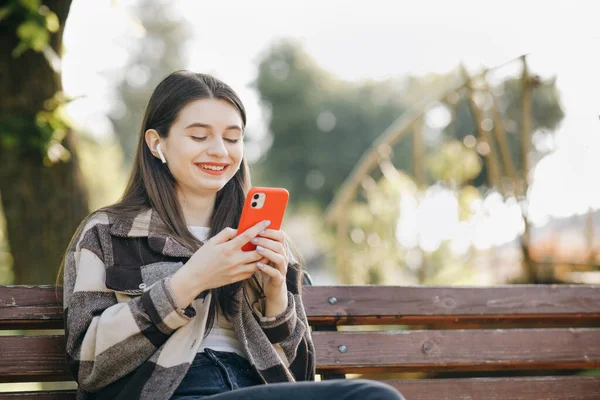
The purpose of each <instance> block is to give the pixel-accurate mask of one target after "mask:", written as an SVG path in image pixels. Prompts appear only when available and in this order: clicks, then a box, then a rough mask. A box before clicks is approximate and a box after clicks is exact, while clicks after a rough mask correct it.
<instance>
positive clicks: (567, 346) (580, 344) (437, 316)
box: [0, 285, 600, 400]
mask: <svg viewBox="0 0 600 400" xmlns="http://www.w3.org/2000/svg"><path fill="white" fill-rule="evenodd" d="M303 297H304V302H305V307H306V311H307V314H308V317H309V320H310V323H311V325H312V326H313V339H314V342H315V346H316V348H317V372H318V373H320V374H322V379H328V378H339V377H343V375H340V374H365V375H363V376H366V377H369V378H372V379H380V380H384V381H386V382H388V383H390V384H392V385H393V386H395V387H396V388H398V389H399V390H400V391H401V392H402V393H403V394H404V396H405V397H406V398H407V399H408V400H425V399H427V400H442V399H448V400H449V399H452V400H456V399H485V400H496V399H497V400H507V399H519V400H530V399H555V400H559V399H560V400H571V399H572V400H592V399H596V400H597V399H600V376H582V375H581V372H582V371H584V370H591V369H594V368H600V286H583V285H582V286H573V285H569V286H567V285H558V286H501V287H489V288H477V287H475V288H463V287H390V286H331V287H327V286H313V287H306V288H305V292H304V296H303ZM62 327H63V322H62V307H61V306H60V305H58V304H57V302H56V293H55V288H54V287H52V286H29V287H24V286H4V287H0V330H14V329H27V330H40V329H61V328H62ZM360 329H362V330H360ZM58 332H59V333H60V331H58ZM1 333H2V332H0V334H1ZM29 334H30V335H29V336H26V335H23V334H19V335H13V336H6V335H4V336H0V382H37V381H54V382H56V381H69V380H71V378H70V377H69V374H68V371H67V369H66V364H65V361H64V358H65V356H64V337H63V336H62V335H60V334H53V335H45V336H40V335H33V336H31V332H30V333H29ZM380 373H386V375H374V374H380ZM390 373H395V374H392V375H390ZM398 373H404V374H398ZM406 373H412V375H409V377H410V378H411V379H404V378H406V377H407V374H406ZM415 373H420V374H423V375H424V376H425V377H426V379H415V377H417V376H416V375H415ZM465 374H470V375H467V376H470V377H464V376H465ZM516 375H518V376H516ZM473 376H475V377H473ZM74 398H75V396H74V391H72V390H71V391H65V390H62V391H43V392H20V393H0V400H8V399H12V400H14V399H36V400H41V399H46V400H50V399H56V400H58V399H60V400H67V399H74Z"/></svg>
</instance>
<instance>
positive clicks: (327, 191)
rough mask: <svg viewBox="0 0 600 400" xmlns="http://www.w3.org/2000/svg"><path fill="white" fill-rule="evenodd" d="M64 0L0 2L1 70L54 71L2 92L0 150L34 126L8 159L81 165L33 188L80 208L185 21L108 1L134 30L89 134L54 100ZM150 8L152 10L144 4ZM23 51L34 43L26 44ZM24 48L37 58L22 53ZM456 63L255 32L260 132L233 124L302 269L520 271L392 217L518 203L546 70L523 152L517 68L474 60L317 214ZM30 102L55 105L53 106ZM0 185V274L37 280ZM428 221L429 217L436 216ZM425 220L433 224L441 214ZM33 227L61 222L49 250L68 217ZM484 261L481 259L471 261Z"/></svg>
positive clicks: (443, 276) (551, 86) (541, 128)
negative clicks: (433, 63) (261, 44)
mask: <svg viewBox="0 0 600 400" xmlns="http://www.w3.org/2000/svg"><path fill="white" fill-rule="evenodd" d="M69 5H70V1H67V0H62V1H61V0H55V1H47V2H43V4H42V2H40V1H39V0H37V1H35V0H31V1H16V0H15V1H9V2H8V3H7V5H5V6H3V7H1V8H0V20H2V21H4V22H6V23H5V24H3V25H2V29H3V33H5V34H7V35H12V39H13V40H12V41H5V42H6V45H5V46H4V50H5V52H8V53H7V54H10V57H12V58H11V60H12V61H11V62H12V63H14V66H13V67H12V68H13V69H12V71H13V72H14V74H16V75H19V74H20V75H21V76H22V79H27V78H30V77H31V76H34V75H38V74H39V71H40V70H42V69H47V70H48V71H50V72H48V74H49V75H48V76H51V77H52V78H51V80H52V81H53V82H57V83H56V84H55V85H54V86H52V87H51V88H49V89H48V90H47V91H44V96H45V97H44V98H43V99H41V100H39V99H38V100H39V101H37V102H30V104H31V105H32V107H30V109H26V108H19V107H15V106H14V104H12V103H10V102H8V101H6V100H5V101H4V103H3V104H2V107H3V108H2V109H1V111H0V115H1V116H2V119H1V120H0V123H2V124H3V125H1V126H2V127H3V132H2V137H3V138H4V139H3V142H2V150H0V154H3V155H7V154H9V152H12V150H11V149H13V148H14V146H21V145H19V144H15V143H25V142H26V141H29V140H30V139H31V138H32V137H39V134H38V133H34V131H35V132H46V134H45V136H42V137H43V138H44V141H43V143H44V145H43V146H40V150H41V152H39V154H38V156H36V157H32V156H31V154H28V155H27V157H25V155H22V156H19V157H18V158H11V161H10V162H11V163H12V164H11V165H13V166H15V165H16V166H20V167H19V168H23V165H25V164H26V163H29V164H32V163H35V164H36V165H37V166H38V167H39V168H45V169H46V170H53V169H56V168H57V167H56V166H57V165H69V166H71V167H70V168H71V169H70V170H69V171H71V172H69V173H68V174H69V176H71V175H72V176H75V175H77V173H79V172H80V173H81V176H82V179H80V180H79V181H77V182H78V183H77V187H78V188H79V189H78V190H80V191H81V194H77V193H78V192H74V191H73V187H75V186H74V185H75V184H74V183H73V182H67V183H64V184H63V185H62V186H60V185H55V186H53V190H54V192H52V193H50V192H48V194H47V195H45V196H47V198H48V197H51V196H58V193H61V192H65V191H68V192H69V193H70V194H71V196H79V197H80V198H81V199H83V200H85V207H84V208H85V210H86V212H87V211H90V210H94V209H97V208H99V207H101V206H104V205H107V204H110V203H112V202H114V201H116V200H117V199H118V198H119V196H120V194H121V192H122V190H123V188H124V186H125V182H126V180H127V175H128V171H129V168H130V166H131V161H132V156H133V154H134V152H135V144H136V139H137V135H138V134H139V127H140V123H141V118H142V112H143V109H144V107H145V104H146V102H147V101H148V97H149V95H150V93H151V91H152V90H153V88H154V87H155V86H156V84H157V83H158V82H159V81H160V80H161V79H162V78H163V77H164V76H165V75H166V74H168V73H169V72H171V71H173V70H177V69H181V68H184V67H185V66H186V65H187V63H188V60H187V58H186V54H187V52H186V49H187V48H188V47H187V46H189V45H190V43H189V42H188V38H189V37H190V31H191V30H190V29H191V28H190V24H189V20H187V19H184V18H183V17H182V16H181V15H178V14H177V13H174V12H173V13H172V10H171V9H170V8H169V7H165V4H164V2H162V1H158V0H146V1H139V2H134V3H131V4H127V5H122V4H118V5H116V6H117V7H125V8H126V9H127V13H128V14H129V15H130V17H131V20H132V21H133V26H134V29H133V31H132V33H131V34H130V35H128V36H127V37H124V38H122V43H119V45H120V46H122V47H123V48H124V49H125V51H126V53H127V61H126V63H125V65H124V67H122V68H119V69H115V70H107V71H105V72H104V78H105V79H106V80H107V81H108V82H110V86H111V87H110V88H109V90H110V92H111V97H112V100H111V104H110V111H109V120H110V123H111V126H110V127H108V128H107V132H106V135H104V136H102V137H98V135H96V134H92V133H90V132H86V131H85V129H83V128H80V127H77V126H74V124H73V123H72V121H69V120H68V118H67V117H64V118H63V117H62V114H58V113H55V111H56V110H59V109H60V108H61V107H63V106H64V105H65V104H66V103H67V102H68V101H69V100H70V99H68V98H66V97H65V95H64V93H63V92H62V88H61V86H60V70H59V69H57V68H55V67H54V66H55V64H56V63H57V58H60V55H61V54H62V53H61V51H62V49H61V48H60V40H61V38H62V30H63V29H64V20H65V18H66V14H67V13H68V6H69ZM65 7H66V11H67V12H65V10H64V9H65ZM60 10H62V11H60ZM158 14H160V15H161V17H162V18H156V15H158ZM8 22H10V23H8ZM32 54H37V55H38V56H39V57H37V58H33V55H32ZM23 63H28V65H32V66H37V67H31V68H22V65H23ZM32 63H33V64H32ZM515 63H517V64H518V63H519V60H516V61H515ZM465 73H467V72H466V70H465V68H464V67H463V66H461V65H458V64H457V65H456V66H455V68H454V69H452V70H451V71H449V72H447V73H446V74H423V75H408V76H394V77H389V78H387V79H382V80H372V79H370V80H360V81H346V80H343V79H341V78H339V77H337V76H336V75H335V74H333V73H332V72H329V71H328V70H326V69H325V68H323V67H321V66H320V65H319V64H318V63H317V61H316V60H315V59H313V57H312V56H311V54H309V52H308V51H307V49H306V48H305V47H304V46H303V45H302V43H301V42H299V41H297V40H294V39H285V38H284V39H278V40H274V41H273V42H272V43H270V44H269V45H268V46H266V47H265V49H264V51H263V53H262V54H261V56H260V57H259V58H258V59H257V60H256V75H255V77H254V79H252V83H251V87H252V88H253V90H254V91H255V92H256V94H257V96H258V98H259V99H260V103H261V106H262V108H263V111H264V113H265V116H266V124H267V134H266V135H264V136H261V135H255V134H254V133H255V132H252V130H251V129H250V130H249V132H248V139H247V140H248V143H256V144H258V145H259V148H261V149H262V152H261V153H260V154H259V156H258V157H256V162H254V164H253V165H252V168H253V181H254V183H255V184H256V185H269V186H283V187H286V188H288V189H289V190H290V192H291V194H292V196H291V209H290V212H289V213H288V217H287V221H286V230H289V231H290V233H291V234H292V237H294V238H295V239H296V241H297V242H298V244H299V245H300V247H301V249H302V250H303V252H304V253H305V256H306V259H307V265H308V268H309V270H310V271H311V272H312V273H314V274H315V275H317V276H318V280H317V283H319V282H324V283H332V282H340V281H342V282H350V283H373V284H384V283H385V284H411V283H422V284H481V283H486V284H490V283H502V282H506V281H510V280H511V279H516V280H518V279H519V278H518V276H519V273H516V274H513V273H507V274H503V273H500V274H498V273H497V271H494V266H493V265H494V264H498V265H505V263H506V260H505V259H502V257H503V256H502V257H500V258H497V257H496V256H495V255H494V254H495V253H493V251H488V250H486V249H483V250H482V249H481V248H477V246H474V245H473V244H472V243H470V244H467V245H465V246H463V248H462V250H461V251H457V250H456V248H455V246H454V245H453V243H452V240H451V237H450V234H448V235H446V236H444V237H443V238H442V239H441V240H439V241H437V242H436V243H434V244H433V245H427V244H423V243H422V242H421V241H420V240H421V239H422V238H419V239H418V240H417V242H415V241H414V238H413V239H411V240H406V238H403V235H404V233H402V232H403V230H404V231H406V229H408V230H410V229H413V228H414V226H416V225H414V226H413V225H410V224H409V227H408V228H406V226H404V228H402V226H403V223H404V222H403V221H406V220H412V219H414V215H412V214H415V213H417V214H419V215H420V216H419V218H420V219H418V220H415V221H413V222H414V223H415V224H420V223H421V222H422V221H423V220H426V219H427V215H421V214H427V212H425V211H418V210H419V207H421V206H423V207H425V210H427V208H426V206H427V204H433V205H430V206H428V207H430V209H429V210H435V209H436V207H437V208H440V207H442V208H444V207H448V208H447V210H449V212H450V213H453V212H454V209H455V208H456V210H457V211H456V213H457V215H458V216H457V219H458V221H459V222H460V223H464V224H467V223H469V221H472V220H473V219H476V218H480V217H481V214H482V213H483V214H485V213H486V211H485V210H484V211H482V204H483V205H485V204H489V203H493V202H499V203H501V204H503V205H505V206H506V207H510V206H511V205H517V206H518V208H520V209H521V210H523V213H524V214H523V215H525V211H526V209H527V206H526V203H527V197H526V195H525V194H524V193H520V192H519V190H518V188H519V187H521V188H523V187H524V188H525V189H526V187H527V186H526V185H525V186H523V185H524V183H523V181H525V182H526V181H527V180H528V179H529V178H527V176H528V174H529V175H530V172H531V169H530V166H525V165H523V160H524V159H525V158H527V159H530V160H531V165H535V163H537V162H538V161H539V160H541V159H543V157H544V156H545V155H546V154H548V153H549V152H551V151H552V147H548V146H546V147H544V146H537V145H536V143H538V142H540V143H542V142H544V141H545V138H546V137H551V136H552V135H553V134H554V132H555V131H556V130H557V128H558V127H559V126H560V124H561V121H562V120H563V117H564V112H563V108H562V105H561V97H560V92H559V89H558V87H557V84H556V79H555V77H549V78H548V77H544V78H542V77H539V76H537V75H535V74H531V82H530V84H531V99H530V103H531V112H530V113H527V118H529V119H530V121H529V123H530V125H531V127H530V131H531V133H532V134H533V136H532V138H533V140H530V142H531V143H532V145H533V146H532V149H531V153H527V154H525V156H527V157H524V154H523V147H522V141H521V139H522V134H521V132H522V127H523V124H524V121H523V115H524V114H523V107H522V104H523V102H522V100H523V99H522V96H523V81H522V78H521V77H520V76H519V75H518V73H517V74H512V75H510V74H507V75H505V76H502V77H501V78H496V79H487V78H481V77H478V76H477V75H473V76H471V78H473V79H472V87H469V88H463V89H461V90H456V91H449V92H448V93H445V94H444V96H443V98H435V99H433V100H434V102H433V103H429V105H428V106H427V107H426V108H423V109H422V110H421V111H422V115H421V117H420V120H419V121H420V122H419V124H414V125H413V126H411V127H410V129H409V132H407V134H406V135H404V137H403V138H402V139H401V140H399V141H398V142H397V143H395V144H394V145H393V146H388V147H386V148H385V149H383V150H382V149H380V150H381V151H382V153H381V154H382V155H381V157H380V159H379V160H378V168H375V169H373V170H371V171H369V173H368V174H365V175H364V176H362V178H361V181H360V188H359V190H357V191H356V193H355V195H354V196H353V198H352V199H351V200H352V201H351V202H350V203H348V204H346V208H345V209H344V219H345V222H344V230H343V233H342V234H340V233H339V230H337V227H338V226H337V225H334V226H332V225H325V224H324V223H323V221H324V216H325V215H326V212H327V210H328V207H331V206H332V201H333V200H334V198H335V197H336V194H338V193H339V191H340V189H341V188H342V187H343V185H344V182H347V180H348V179H349V176H351V174H352V172H353V170H354V169H355V168H356V166H357V165H358V164H359V162H360V160H361V158H362V157H364V156H365V154H367V153H368V151H369V150H370V148H371V146H373V143H375V142H376V141H377V140H379V139H380V138H381V136H382V134H383V133H384V132H386V131H387V130H389V129H390V127H391V126H393V124H394V123H396V122H398V121H399V120H401V119H402V118H403V117H404V116H406V115H407V114H408V113H409V112H411V110H413V111H414V108H415V107H420V106H419V105H420V104H422V102H424V101H426V100H427V99H429V100H431V97H432V94H433V93H436V92H438V91H439V89H440V88H442V87H447V86H448V87H449V86H452V84H453V83H454V82H457V81H462V80H464V79H465ZM28 74H29V75H28ZM528 79H529V78H528ZM25 89H26V87H25ZM25 89H23V90H22V91H21V92H19V93H18V95H19V96H33V94H34V93H33V91H31V90H30V91H27V90H25ZM35 95H36V96H38V97H39V96H40V95H39V94H35ZM49 100H50V101H49ZM474 110H475V111H477V112H476V113H474ZM44 113H46V114H44ZM48 113H50V114H48ZM477 113H479V115H477ZM40 115H42V116H43V115H46V116H48V115H50V116H51V117H55V116H57V115H59V116H61V117H60V118H58V117H57V118H58V119H57V120H53V119H52V118H51V117H48V118H45V119H44V118H40ZM8 117H11V118H13V117H18V118H20V119H19V120H20V121H21V120H22V121H29V125H27V124H25V125H23V126H26V128H23V127H21V128H19V127H18V126H17V125H18V124H12V125H11V124H9V122H10V121H12V120H10V119H9V118H8ZM36 124H37V127H34V126H35V125H36ZM40 124H41V125H40ZM42 125H43V126H42ZM48 127H50V128H51V129H50V131H48ZM500 127H502V128H503V135H504V136H503V137H504V139H505V142H506V144H507V149H508V152H507V154H508V156H509V159H510V164H512V167H513V168H514V173H515V174H516V177H517V178H518V179H519V180H520V181H515V180H514V178H515V177H513V176H511V173H510V172H511V171H510V170H509V168H508V166H507V160H505V159H502V154H501V149H500V146H499V144H500V142H499V141H498V138H497V137H496V136H493V139H492V140H490V139H489V138H490V137H492V136H491V135H492V134H496V133H497V132H496V129H498V128H500ZM48 132H50V133H49V134H48ZM70 134H73V136H76V138H77V140H74V138H73V140H72V145H71V144H70V143H71V139H69V137H68V136H69V135H70ZM36 135H37V136H36ZM7 138H8V139H7ZM10 138H17V139H18V140H11V139H10ZM11 146H13V147H11ZM73 149H76V151H73ZM2 151H3V153H2ZM71 153H73V154H77V155H78V159H79V161H77V159H75V160H73V159H71V158H70V157H68V155H70V154H71ZM384 153H385V154H384ZM492 156H494V157H496V159H497V160H499V168H498V170H497V171H496V172H495V173H496V174H497V175H498V176H497V177H496V178H499V180H498V181H497V182H496V181H495V178H494V171H490V165H491V164H490V162H491V157H492ZM48 160H50V162H48ZM5 162H7V161H5ZM526 168H527V170H525V169H526ZM73 171H76V172H77V171H78V172H77V173H76V172H73ZM61 173H63V172H61ZM3 179H4V180H5V181H6V182H8V180H9V179H10V180H11V181H14V179H23V178H22V177H19V176H18V175H16V174H15V175H8V174H5V175H3ZM19 182H21V181H19ZM1 191H2V192H1V193H0V194H1V195H2V199H3V205H4V210H5V214H6V216H5V217H2V215H0V283H11V282H17V283H52V282H53V281H49V278H48V277H49V276H50V275H46V276H44V277H42V278H39V279H41V280H39V281H26V280H19V279H17V274H15V270H17V269H20V268H29V267H27V266H28V265H31V266H35V265H39V263H40V262H42V261H43V262H45V263H53V264H58V260H59V258H60V257H59V256H60V254H58V253H57V252H56V251H54V252H47V253H44V252H39V254H37V255H36V257H37V259H36V258H27V257H25V255H21V256H19V255H18V254H21V253H23V254H25V253H27V252H29V253H31V252H30V251H29V250H28V247H19V246H15V245H14V243H20V242H21V239H20V238H18V239H11V237H10V230H9V229H7V226H8V225H10V224H11V221H17V220H18V219H17V218H22V217H18V215H23V214H14V213H13V212H12V211H11V212H6V210H7V209H9V210H10V208H9V207H6V204H7V203H6V199H8V198H9V197H10V198H11V199H12V198H13V197H14V196H12V193H13V191H14V190H13V188H12V187H11V186H10V185H4V186H2V187H1ZM57 198H58V197H57ZM434 198H436V199H437V198H445V199H446V200H445V201H446V202H445V203H443V202H442V203H435V201H433V200H432V199H434ZM83 200H82V202H81V204H84V201H83ZM32 204H33V203H32ZM40 204H44V202H40ZM436 204H437V205H436ZM448 204H449V205H450V206H448ZM67 208H68V209H69V210H71V208H69V207H67ZM80 208H81V207H75V208H73V210H79V209H80ZM49 211H50V212H51V210H49ZM442 211H443V210H442ZM80 214H81V212H80V211H78V213H73V214H69V216H68V217H63V218H65V219H66V220H69V221H71V222H74V221H78V220H80V219H81V218H80V217H79V216H78V215H80ZM432 215H433V214H432ZM436 215H437V214H436ZM32 218H33V216H32ZM37 218H39V216H38V217H37ZM411 218H412V219H411ZM524 219H525V220H526V215H525V218H524ZM15 223H16V222H12V224H15ZM429 223H433V224H434V225H435V221H433V222H431V221H429ZM438 223H439V225H440V229H443V228H444V220H443V219H441V220H439V222H438ZM525 224H526V225H527V223H526V222H525ZM517 225H518V224H517ZM43 228H44V229H45V230H43V232H46V233H47V232H56V231H58V230H64V232H63V234H62V236H61V237H60V238H59V239H57V240H56V241H55V242H53V243H52V245H55V243H58V245H55V247H58V248H61V249H64V247H65V246H66V241H65V240H66V239H65V238H66V237H68V236H69V235H70V234H72V232H73V230H74V229H73V223H69V224H63V225H59V224H53V225H50V224H49V225H48V226H45V227H43ZM23 229H28V228H23ZM415 229H416V228H415ZM525 231H527V229H525ZM521 233H522V234H523V233H524V232H521ZM42 236H43V235H42ZM9 243H13V245H12V246H9ZM527 245H528V243H527ZM521 247H522V246H521ZM505 250H506V249H505ZM505 250H503V251H502V254H506V253H507V252H508V253H510V257H512V253H511V251H513V250H514V249H513V250H510V249H508V250H506V251H505ZM529 250H530V249H526V251H529ZM515 251H516V252H517V253H518V254H517V256H516V257H513V258H510V261H509V263H512V264H515V263H516V264H519V263H520V262H521V261H523V259H524V257H525V256H524V255H523V254H521V252H522V251H523V249H522V248H519V246H518V245H517V249H516V250H515ZM492 253H493V254H492ZM27 256H28V257H34V256H33V255H31V254H28V255H27ZM19 257H21V258H20V260H21V261H19ZM495 257H496V258H495ZM36 260H40V261H36ZM336 265H337V269H336V268H335V266H336ZM340 265H343V271H342V270H340ZM484 266H487V268H488V269H487V270H484V269H482V268H483V267H484ZM31 268H34V267H31ZM35 268H37V267H35ZM496 269H498V268H496ZM490 270H492V272H490ZM490 274H491V275H490ZM32 279H38V278H32Z"/></svg>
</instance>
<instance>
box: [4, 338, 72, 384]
mask: <svg viewBox="0 0 600 400" xmlns="http://www.w3.org/2000/svg"><path fill="white" fill-rule="evenodd" d="M0 354H2V357H0V382H40V381H41V382H44V381H62V380H66V381H72V380H73V378H71V377H70V375H69V372H68V370H67V363H66V356H65V338H64V336H0Z"/></svg>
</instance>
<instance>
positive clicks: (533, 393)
mask: <svg viewBox="0 0 600 400" xmlns="http://www.w3.org/2000/svg"><path fill="white" fill-rule="evenodd" d="M386 383H388V384H391V385H392V386H394V387H395V388H396V389H398V391H400V393H402V394H403V396H404V397H405V398H406V400H457V399H461V400H598V399H600V377H591V376H573V377H543V378H475V379H423V380H411V381H387V382H386Z"/></svg>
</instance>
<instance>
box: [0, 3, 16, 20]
mask: <svg viewBox="0 0 600 400" xmlns="http://www.w3.org/2000/svg"><path fill="white" fill-rule="evenodd" d="M11 12H13V9H12V7H11V6H6V7H2V8H0V21H2V20H3V19H5V18H6V17H8V16H9V15H10V13H11Z"/></svg>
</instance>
